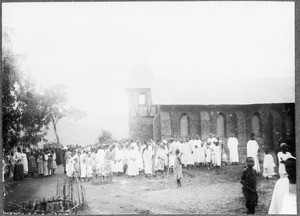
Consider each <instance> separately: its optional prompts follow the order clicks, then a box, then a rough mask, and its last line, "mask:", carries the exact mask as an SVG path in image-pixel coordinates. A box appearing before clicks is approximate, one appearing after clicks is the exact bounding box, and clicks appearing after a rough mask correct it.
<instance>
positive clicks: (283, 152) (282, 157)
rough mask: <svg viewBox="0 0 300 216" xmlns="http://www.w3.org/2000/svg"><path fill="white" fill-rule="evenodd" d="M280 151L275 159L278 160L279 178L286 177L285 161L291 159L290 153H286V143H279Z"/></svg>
mask: <svg viewBox="0 0 300 216" xmlns="http://www.w3.org/2000/svg"><path fill="white" fill-rule="evenodd" d="M280 148H281V151H280V152H278V153H277V158H278V163H279V167H278V173H279V176H280V178H284V177H286V170H285V161H286V160H287V159H288V158H291V157H292V155H291V153H290V152H288V151H287V150H288V145H287V144H286V143H281V144H280Z"/></svg>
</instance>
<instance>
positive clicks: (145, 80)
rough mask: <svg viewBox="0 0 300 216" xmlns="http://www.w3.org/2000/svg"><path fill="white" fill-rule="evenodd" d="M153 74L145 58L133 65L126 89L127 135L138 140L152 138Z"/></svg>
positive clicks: (153, 114) (153, 111) (154, 113)
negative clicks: (127, 100) (127, 105)
mask: <svg viewBox="0 0 300 216" xmlns="http://www.w3.org/2000/svg"><path fill="white" fill-rule="evenodd" d="M153 80H154V78H153V74H152V70H151V68H150V66H149V65H148V63H147V62H146V61H145V58H143V59H141V58H140V59H139V61H138V62H137V64H136V65H135V67H134V69H133V71H132V73H131V75H130V77H129V80H128V83H127V88H126V91H127V92H128V94H129V137H130V138H133V139H137V140H140V141H142V142H143V141H150V140H151V139H153V119H154V116H155V115H156V106H155V105H153V104H152V97H151V87H152V84H153Z"/></svg>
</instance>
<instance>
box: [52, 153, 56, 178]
mask: <svg viewBox="0 0 300 216" xmlns="http://www.w3.org/2000/svg"><path fill="white" fill-rule="evenodd" d="M51 152H52V157H53V161H52V163H53V174H55V170H56V169H57V164H56V153H55V151H54V150H52V151H51Z"/></svg>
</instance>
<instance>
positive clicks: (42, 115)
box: [19, 78, 50, 147]
mask: <svg viewBox="0 0 300 216" xmlns="http://www.w3.org/2000/svg"><path fill="white" fill-rule="evenodd" d="M40 92H41V91H36V89H35V84H34V82H33V81H32V80H31V79H30V78H27V79H25V80H24V82H23V85H22V86H21V87H20V102H19V108H20V109H21V111H22V116H21V127H22V132H21V137H20V139H21V142H22V144H23V145H25V146H28V147H29V146H30V145H37V144H38V143H39V142H40V141H41V140H45V139H44V137H45V136H46V134H47V130H48V124H49V122H50V119H49V117H48V115H47V107H46V106H45V104H44V95H42V94H40Z"/></svg>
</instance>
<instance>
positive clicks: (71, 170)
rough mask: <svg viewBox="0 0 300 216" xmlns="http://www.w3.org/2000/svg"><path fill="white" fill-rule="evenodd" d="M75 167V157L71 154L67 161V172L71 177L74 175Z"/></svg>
mask: <svg viewBox="0 0 300 216" xmlns="http://www.w3.org/2000/svg"><path fill="white" fill-rule="evenodd" d="M74 171H75V169H74V158H73V157H72V156H71V155H69V156H68V158H67V163H66V172H67V173H66V174H67V176H69V177H72V176H73V173H74Z"/></svg>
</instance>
